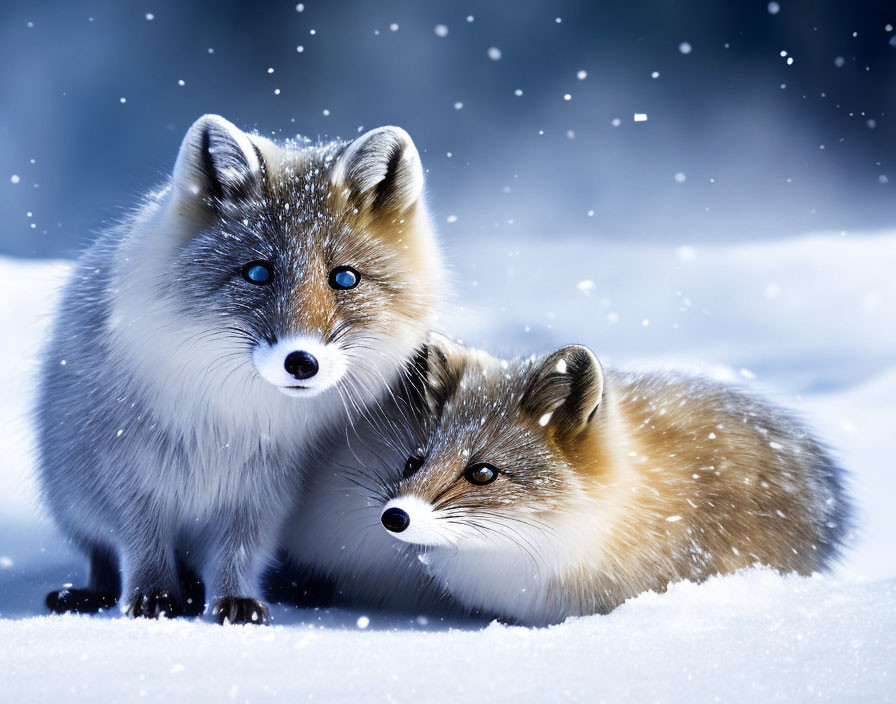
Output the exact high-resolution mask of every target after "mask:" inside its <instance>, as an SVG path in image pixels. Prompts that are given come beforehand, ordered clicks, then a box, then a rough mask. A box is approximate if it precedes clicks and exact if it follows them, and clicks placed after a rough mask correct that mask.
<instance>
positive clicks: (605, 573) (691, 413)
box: [287, 336, 849, 624]
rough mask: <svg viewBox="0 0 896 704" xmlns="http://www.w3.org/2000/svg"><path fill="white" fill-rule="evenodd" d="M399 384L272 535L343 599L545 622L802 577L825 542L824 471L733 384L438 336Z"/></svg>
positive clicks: (805, 435) (834, 533)
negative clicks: (718, 582)
mask: <svg viewBox="0 0 896 704" xmlns="http://www.w3.org/2000/svg"><path fill="white" fill-rule="evenodd" d="M412 378H417V379H418V380H419V382H418V383H414V384H411V391H410V392H409V393H406V395H405V396H406V397H405V399H402V398H400V397H395V399H394V400H393V401H392V402H391V405H390V406H389V407H388V408H384V409H383V410H382V414H384V415H380V416H377V417H372V418H371V419H370V421H369V422H368V423H367V425H366V426H362V427H360V428H358V431H357V432H358V437H357V440H356V441H355V442H354V446H355V447H354V450H352V448H351V445H352V443H351V442H349V444H348V445H347V447H346V448H345V450H344V451H343V453H342V454H341V455H340V456H337V457H334V459H333V463H332V465H331V466H330V467H329V468H326V469H322V470H321V471H320V472H318V473H317V474H316V475H315V478H314V480H313V481H312V483H311V485H310V487H309V492H308V495H307V496H306V497H305V505H306V506H307V507H308V513H307V514H305V515H304V517H303V518H293V519H292V521H291V522H290V523H289V526H290V531H291V533H290V537H289V539H288V540H287V544H288V545H289V547H290V550H291V553H292V555H293V557H294V559H295V560H296V561H298V562H302V563H304V564H306V565H310V569H311V570H312V571H316V572H317V573H319V574H325V575H327V576H329V577H331V578H333V579H334V580H335V581H336V583H337V584H338V586H339V588H340V590H342V592H343V593H344V594H345V595H346V596H348V597H349V598H354V599H361V598H363V599H365V600H368V601H370V600H373V601H374V602H375V603H377V604H381V605H386V606H395V605H399V606H401V605H404V606H405V607H409V608H426V607H429V606H434V605H435V606H446V607H448V608H451V606H452V604H453V605H455V606H456V608H460V609H465V610H478V611H481V612H485V613H488V614H494V615H498V616H501V617H503V618H505V619H508V620H512V621H516V622H520V623H527V624H549V623H555V622H557V621H560V620H562V619H564V618H566V617H568V616H574V615H584V614H593V613H606V612H609V611H611V610H612V609H614V608H615V607H616V606H618V605H619V604H621V603H622V602H623V601H625V600H626V599H627V598H629V597H632V596H635V595H636V594H639V593H641V592H643V591H646V590H663V589H664V588H665V587H666V585H668V584H669V583H670V582H674V581H677V580H683V579H689V580H695V581H699V580H703V579H705V578H706V577H708V576H710V575H714V574H726V573H730V572H733V571H735V570H738V569H740V568H743V567H748V566H751V565H756V564H760V565H767V566H769V567H772V568H774V569H776V570H779V571H781V572H797V573H800V574H810V573H812V572H814V571H816V570H823V569H824V568H826V567H827V566H828V565H829V564H830V563H831V561H832V560H833V558H835V556H836V555H837V553H838V550H839V548H840V546H841V544H842V541H843V538H844V535H845V531H846V529H847V526H848V516H849V504H848V501H847V497H846V495H845V491H844V487H843V474H842V471H841V470H840V469H839V468H838V467H837V465H836V464H835V463H834V462H833V460H832V459H831V458H830V456H829V455H828V453H827V451H826V450H825V449H824V448H823V447H822V446H821V445H820V444H819V443H818V442H817V441H816V440H815V439H814V438H813V437H812V436H811V435H810V434H809V432H808V431H807V430H806V429H805V428H804V427H803V425H802V424H801V423H799V422H798V421H797V420H795V419H794V418H793V417H792V416H791V415H789V414H788V413H786V412H784V411H782V410H780V409H777V408H775V407H773V406H771V405H769V404H767V403H765V402H762V401H759V400H757V399H755V398H753V397H751V396H749V395H747V394H745V393H742V392H740V391H738V390H735V389H732V388H730V387H727V386H724V385H722V384H719V383H716V382H711V381H707V380H704V379H698V378H688V377H684V376H677V375H670V374H646V375H635V374H622V373H618V372H614V371H610V370H607V371H604V370H603V369H602V367H601V365H600V363H599V362H598V360H597V358H596V357H595V356H594V354H593V353H592V352H591V351H590V350H589V349H588V348H586V347H582V346H577V345H576V346H570V347H564V348H563V349H560V350H558V351H556V352H554V353H553V354H551V355H548V356H546V357H543V358H540V359H535V358H529V359H525V360H520V359H516V360H512V361H501V360H498V359H495V358H494V357H492V356H490V355H488V354H486V353H485V352H482V351H479V350H475V349H470V348H466V347H463V346H460V345H458V344H455V343H453V342H450V341H449V340H446V339H445V338H442V337H439V336H433V337H432V338H431V341H430V343H429V345H428V346H427V347H426V348H425V351H424V353H423V354H422V355H421V356H420V357H419V359H418V360H417V362H416V363H415V365H414V373H413V375H412ZM415 390H416V391H415ZM306 521H310V522H314V524H315V527H316V532H315V534H314V535H315V538H316V540H315V541H314V543H313V544H312V543H311V542H310V541H308V540H306V539H304V538H307V537H308V536H309V535H310V529H309V525H308V524H307V523H306ZM377 523H381V524H382V526H383V527H385V529H386V530H385V531H384V530H383V529H382V527H380V526H378V525H376V524H377ZM389 539H392V540H391V543H392V544H391V545H390V542H389Z"/></svg>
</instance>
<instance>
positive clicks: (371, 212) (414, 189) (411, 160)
mask: <svg viewBox="0 0 896 704" xmlns="http://www.w3.org/2000/svg"><path fill="white" fill-rule="evenodd" d="M330 182H331V185H332V187H333V190H334V192H335V193H338V194H341V195H342V196H343V197H345V198H346V200H347V201H348V202H349V203H350V204H351V205H352V206H353V207H354V208H356V209H357V210H358V211H359V213H363V214H364V215H366V216H369V217H371V218H380V217H388V218H391V219H394V218H396V217H398V216H400V215H401V214H403V213H404V212H405V211H407V210H408V209H409V208H411V206H413V205H414V204H415V203H416V202H417V201H418V200H419V198H420V195H421V193H422V192H423V166H422V164H421V163H420V155H419V154H418V153H417V147H415V146H414V142H413V141H412V140H411V137H410V135H408V133H407V132H405V131H404V130H403V129H401V128H400V127H379V128H377V129H375V130H371V131H370V132H367V133H366V134H363V135H361V136H360V137H358V138H357V139H356V140H354V141H353V142H351V143H350V144H349V145H348V146H347V147H346V149H345V151H343V152H342V154H340V155H339V157H338V158H337V160H336V164H335V165H334V167H333V171H332V175H331V177H330Z"/></svg>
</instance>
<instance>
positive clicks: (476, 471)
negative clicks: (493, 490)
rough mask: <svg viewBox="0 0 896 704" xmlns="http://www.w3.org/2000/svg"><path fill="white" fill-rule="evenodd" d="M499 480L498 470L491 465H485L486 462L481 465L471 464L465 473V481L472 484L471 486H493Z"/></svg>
mask: <svg viewBox="0 0 896 704" xmlns="http://www.w3.org/2000/svg"><path fill="white" fill-rule="evenodd" d="M497 478H498V470H497V469H495V468H494V467H492V466H491V465H490V464H485V462H481V463H479V464H471V465H470V466H469V467H467V469H466V470H465V471H464V479H466V480H467V481H468V482H470V484H475V485H476V486H485V485H486V484H491V483H492V482H493V481H495V479H497Z"/></svg>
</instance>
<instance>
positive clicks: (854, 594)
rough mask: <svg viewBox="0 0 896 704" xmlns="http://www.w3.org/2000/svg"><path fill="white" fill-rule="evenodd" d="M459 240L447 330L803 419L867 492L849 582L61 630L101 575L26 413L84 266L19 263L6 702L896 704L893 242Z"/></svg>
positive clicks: (12, 320) (845, 568)
mask: <svg viewBox="0 0 896 704" xmlns="http://www.w3.org/2000/svg"><path fill="white" fill-rule="evenodd" d="M461 224H462V223H458V224H457V225H454V226H452V227H450V228H449V227H446V228H445V229H446V235H447V236H446V245H447V249H448V250H449V252H450V259H451V262H452V264H453V266H454V269H455V271H456V273H457V289H458V292H459V298H458V302H459V304H461V305H463V306H464V310H462V311H460V312H459V313H458V314H457V315H455V316H452V317H451V318H449V319H447V320H446V321H445V327H446V329H449V330H453V331H455V332H458V333H460V334H461V335H462V336H463V337H464V339H466V340H467V341H469V342H471V343H476V344H483V345H486V346H488V347H490V348H492V349H493V350H495V351H499V352H500V351H504V352H519V353H528V352H530V351H544V350H547V349H549V348H552V347H555V346H559V345H561V344H565V343H569V342H584V343H586V344H589V345H590V346H591V347H592V349H594V351H595V352H596V353H597V354H598V356H599V357H601V359H602V360H603V361H604V362H608V363H610V364H613V365H617V366H628V367H638V368H648V367H667V366H671V367H677V368H684V369H689V370H693V371H698V372H702V373H705V374H710V375H713V376H716V377H720V378H726V379H730V380H732V381H734V382H736V383H740V384H743V385H746V386H749V387H752V388H754V389H756V390H757V391H760V392H762V393H765V394H768V395H770V396H771V397H773V398H775V399H776V400H778V401H779V402H781V403H783V404H786V405H788V406H791V407H793V408H796V409H798V410H799V411H800V412H801V413H802V414H803V415H804V416H806V417H807V418H808V419H809V421H810V422H812V423H813V424H814V425H815V427H816V428H817V429H818V431H819V434H820V435H821V436H822V437H824V438H825V439H826V440H828V442H830V443H831V444H832V445H833V446H834V447H835V448H836V450H837V451H838V453H839V456H840V457H841V459H842V461H843V463H844V465H845V466H846V467H847V468H848V469H849V470H850V472H851V474H852V483H851V485H852V489H853V494H854V496H855V499H856V504H857V508H858V521H859V524H858V532H857V535H856V536H855V540H854V546H853V548H852V549H851V550H850V551H849V552H848V554H847V556H846V559H845V560H844V562H843V564H842V565H840V566H839V567H838V569H837V570H836V571H835V572H834V573H833V574H832V575H826V576H818V577H814V578H811V579H803V578H796V577H787V578H784V577H780V576H777V575H774V574H771V573H768V572H766V571H762V570H751V571H748V572H745V573H742V574H739V575H736V576H733V577H726V578H718V579H712V580H709V581H708V582H707V583H705V584H702V585H693V584H687V583H686V584H679V585H675V586H674V587H673V588H671V589H670V590H669V591H668V592H667V593H666V594H663V595H655V594H645V595H642V596H640V597H638V598H636V599H633V600H631V601H630V602H628V603H626V604H625V605H623V606H622V607H620V608H619V609H617V610H616V611H615V612H614V613H612V614H611V615H609V616H595V617H590V618H582V619H573V620H570V621H568V622H566V623H564V624H561V625H559V626H555V627H552V628H547V629H527V628H520V627H508V626H503V625H499V624H484V623H475V622H474V623H469V622H452V623H446V622H444V621H441V620H439V619H437V618H431V619H427V618H425V617H424V616H425V615H421V616H420V617H418V618H414V617H413V616H410V617H404V616H395V615H386V614H375V613H374V614H371V613H367V614H362V613H361V612H352V611H347V610H324V611H312V610H305V611H300V610H294V609H287V608H283V607H278V608H276V609H275V612H274V614H275V618H276V623H277V625H275V626H273V627H270V628H256V627H231V626H228V627H223V628H222V627H218V626H216V625H214V624H210V623H206V622H203V621H195V622H189V621H177V622H136V621H129V620H126V619H124V618H122V617H120V616H118V615H117V614H116V615H104V616H101V617H82V616H65V617H48V616H45V615H44V612H43V607H42V602H43V596H44V594H45V593H46V592H47V591H48V590H49V589H50V588H51V587H58V586H59V584H61V583H63V582H67V581H71V582H79V581H81V579H82V578H83V575H84V564H83V563H82V560H81V558H80V557H79V556H77V555H76V554H74V553H72V552H71V551H70V550H69V549H68V547H67V546H66V545H65V544H64V543H63V541H62V540H61V539H60V538H59V537H58V536H57V535H56V534H55V532H54V530H53V528H52V526H51V524H50V523H49V522H48V520H47V518H46V516H45V515H44V513H43V512H42V511H41V509H40V507H39V502H38V499H37V492H36V487H35V483H34V479H33V460H32V433H31V429H30V426H29V423H28V418H27V409H28V407H29V403H30V398H31V385H32V371H33V369H34V360H35V357H36V351H37V349H38V347H39V344H40V340H41V337H42V335H43V333H44V330H45V329H46V325H47V323H48V322H49V318H50V315H51V312H52V307H53V303H54V300H55V297H54V296H55V290H56V288H57V287H58V285H59V282H60V281H61V280H62V278H63V277H64V275H65V272H66V268H67V267H66V265H65V263H46V262H32V261H21V260H9V259H0V290H2V299H0V300H2V302H3V304H2V307H0V329H4V330H6V331H7V332H6V337H5V339H6V342H5V343H4V344H3V345H2V346H0V379H2V386H0V442H2V454H0V682H2V692H3V699H4V700H5V701H36V700H41V701H47V700H52V701H63V700H64V701H67V702H76V701H130V700H149V701H163V700H164V701H169V702H170V701H181V700H187V699H189V700H190V701H193V702H199V701H229V700H233V701H251V702H254V701H267V700H275V699H276V700H280V699H283V700H287V699H289V700H303V701H304V700H308V699H310V700H316V701H325V702H334V701H352V702H355V701H359V700H360V701H365V700H370V701H398V702H401V701H418V700H420V701H426V700H443V701H450V700H458V699H461V698H463V699H465V700H469V701H525V700H532V701H555V700H572V701H588V702H594V701H604V700H605V701H618V700H622V699H631V700H633V701H645V700H652V701H691V700H696V701H710V700H714V699H716V700H720V701H730V700H735V701H744V700H747V701H768V700H770V699H777V700H810V699H812V700H814V699H828V700H835V701H859V700H874V701H883V700H891V699H893V697H894V695H893V694H892V692H893V691H896V682H894V674H896V549H894V547H893V544H892V539H893V536H896V511H894V510H893V508H892V504H894V502H896V476H894V475H896V472H894V466H893V464H894V463H893V460H892V456H893V455H892V452H890V451H889V449H890V448H889V447H888V446H885V442H888V441H889V440H890V439H891V436H892V435H893V431H894V430H896V402H894V399H896V312H894V311H896V277H894V275H893V269H894V267H896V233H894V232H887V233H875V234H867V235H856V234H852V233H849V234H843V233H832V234H827V235H825V234H819V235H813V236H808V237H800V238H794V239H790V240H786V241H777V242H769V243H747V244H739V245H728V246H725V247H721V246H718V247H716V246H702V247H696V248H694V247H688V246H685V245H682V246H663V245H649V244H644V243H637V244H630V245H626V244H615V245H610V244H607V243H606V242H605V241H602V240H601V239H600V238H598V237H595V238H594V239H593V240H587V241H586V240H581V239H576V240H571V239H564V238H562V237H552V238H550V239H545V238H541V239H537V240H535V239H531V240H530V239H524V238H523V239H520V238H517V237H515V236H514V235H513V234H512V228H504V229H503V230H500V229H496V231H494V232H491V233H480V234H479V235H478V236H474V237H472V238H470V239H467V240H465V241H461V242H454V241H452V240H451V237H450V234H451V231H452V229H454V228H457V227H459V226H460V225H461ZM362 616H365V617H367V620H368V621H369V624H368V625H366V627H365V628H361V627H360V625H359V618H360V617H362ZM365 623H367V621H365V620H363V619H362V620H361V621H360V624H365Z"/></svg>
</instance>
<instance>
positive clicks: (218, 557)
mask: <svg viewBox="0 0 896 704" xmlns="http://www.w3.org/2000/svg"><path fill="white" fill-rule="evenodd" d="M226 526H227V527H226V528H225V530H224V531H223V532H222V533H221V534H220V535H219V536H218V537H217V540H216V541H215V546H214V548H213V550H212V552H211V557H212V561H213V562H212V564H213V565H214V571H213V579H212V590H213V591H212V594H213V595H214V599H213V602H212V615H213V616H215V618H217V620H218V622H219V623H224V622H225V621H230V622H231V623H257V624H262V623H267V622H268V621H269V620H270V613H269V612H268V607H267V606H266V605H265V603H264V602H263V601H261V599H260V598H259V597H260V596H261V588H260V586H259V582H260V576H261V572H262V570H263V568H264V567H266V566H267V564H266V562H267V558H268V557H269V556H270V555H271V550H272V548H273V543H274V542H275V540H276V526H271V525H270V518H265V517H260V516H258V515H257V514H256V515H252V516H249V515H246V514H242V515H236V516H230V517H229V520H228V521H227V524H226Z"/></svg>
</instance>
